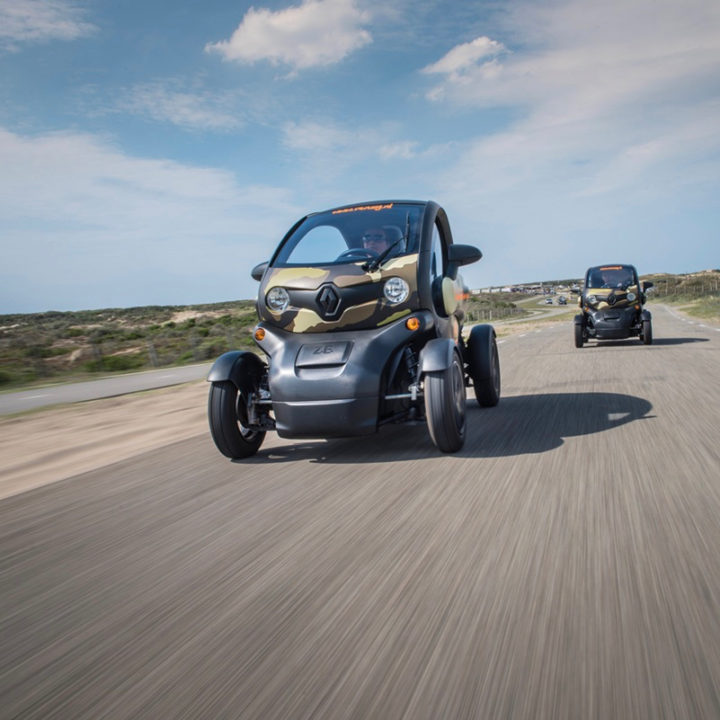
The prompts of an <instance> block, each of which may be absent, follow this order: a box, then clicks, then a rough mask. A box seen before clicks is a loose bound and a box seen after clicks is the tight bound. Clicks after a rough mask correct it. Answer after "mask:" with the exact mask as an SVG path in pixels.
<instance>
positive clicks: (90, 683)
mask: <svg viewBox="0 0 720 720" xmlns="http://www.w3.org/2000/svg"><path fill="white" fill-rule="evenodd" d="M652 310H653V312H654V320H655V323H654V331H655V338H656V341H655V344H653V345H652V346H649V347H645V346H643V345H642V344H640V343H639V342H638V341H637V340H630V341H622V342H612V343H605V344H603V345H601V346H600V345H592V344H591V345H590V346H586V347H584V348H583V349H581V350H576V349H575V348H574V347H573V342H572V334H573V333H572V325H571V323H564V324H562V325H555V326H551V327H546V328H544V329H541V330H538V331H533V332H530V333H528V334H525V335H515V336H511V337H508V338H507V339H505V340H504V341H503V343H502V345H501V346H500V353H501V363H502V372H503V399H502V400H501V402H500V404H499V405H498V407H496V408H492V409H480V408H479V407H477V405H476V404H475V402H474V400H472V401H469V402H468V423H469V435H468V438H467V442H466V445H465V448H464V449H463V450H462V451H461V452H460V453H458V454H457V455H452V456H445V455H440V454H439V453H438V452H437V451H436V450H435V449H434V448H433V446H432V445H431V444H430V442H429V440H428V437H427V432H426V428H425V427H424V426H417V427H413V428H407V427H395V428H388V429H384V430H383V431H382V432H380V433H379V434H378V435H376V436H372V437H370V438H366V439H348V440H336V441H331V442H325V441H311V442H306V441H303V442H293V441H289V440H282V439H278V438H274V437H273V438H270V436H268V441H267V442H266V445H264V446H263V448H262V449H261V451H260V453H259V454H258V455H257V456H256V457H255V458H252V459H251V460H249V461H245V462H236V463H233V462H229V461H227V460H226V459H224V458H223V457H221V456H220V455H219V453H218V452H217V451H216V450H215V448H214V446H213V445H212V442H211V440H210V438H209V436H208V435H207V434H206V433H205V432H203V434H201V435H198V436H197V437H196V438H194V439H192V440H190V441H187V442H182V443H176V444H174V445H170V446H167V447H163V448H161V449H158V450H155V451H152V452H147V453H145V454H143V455H138V456H136V457H135V458H132V459H130V460H127V461H123V462H121V463H117V464H114V465H110V466H107V467H105V468H103V469H101V470H98V471H94V472H90V473H86V474H84V475H80V476H76V477H73V478H70V479H68V480H65V481H62V482H58V483H55V484H52V485H49V486H47V487H44V488H39V489H36V490H33V491H30V492H27V493H24V494H21V495H17V496H15V497H11V498H8V499H6V500H3V501H2V502H0V558H1V559H0V563H1V565H0V567H1V572H2V574H1V578H2V584H1V589H0V593H1V595H0V608H1V613H2V614H1V616H0V623H1V624H0V635H1V637H2V652H0V716H2V717H3V718H38V719H40V718H42V719H43V720H47V719H49V718H72V719H73V720H79V719H81V718H87V719H88V720H96V719H97V718H103V717H106V718H113V719H118V718H133V719H137V718H163V719H168V718H208V719H213V720H216V719H218V718H228V719H230V718H262V719H264V720H265V719H268V718H293V719H297V718H333V719H334V718H392V719H393V720H394V719H397V718H412V719H416V718H553V719H556V718H583V719H584V718H613V719H614V718H661V717H662V718H714V719H717V718H718V717H720V552H719V551H718V548H720V524H719V522H718V518H720V433H719V432H718V420H719V419H720V417H719V408H720V332H718V331H717V330H715V329H714V328H710V327H702V326H700V325H698V324H693V325H691V324H689V323H687V322H683V321H681V320H680V319H678V318H676V317H675V316H673V315H672V314H670V312H669V311H667V310H665V309H663V308H655V307H653V308H652ZM41 441H42V439H41V438H39V439H38V442H41Z"/></svg>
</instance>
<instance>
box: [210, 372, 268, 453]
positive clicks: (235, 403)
mask: <svg viewBox="0 0 720 720" xmlns="http://www.w3.org/2000/svg"><path fill="white" fill-rule="evenodd" d="M245 402H246V398H245V397H244V395H243V394H242V393H241V392H240V391H239V390H238V389H237V388H236V387H235V385H233V384H232V383H231V382H230V381H229V380H224V381H222V382H214V383H212V384H211V385H210V394H209V396H208V421H209V423H210V434H211V435H212V439H213V440H214V441H215V445H217V449H218V450H219V451H220V452H221V453H222V454H223V455H225V457H229V458H233V459H236V458H247V457H250V456H251V455H254V454H255V453H256V452H257V451H258V449H259V447H260V445H262V441H263V440H264V439H265V432H264V431H257V430H251V429H250V428H248V427H246V426H245V425H244V424H243V422H242V420H241V418H243V419H244V420H245V422H247V420H246V418H247V411H246V408H245Z"/></svg>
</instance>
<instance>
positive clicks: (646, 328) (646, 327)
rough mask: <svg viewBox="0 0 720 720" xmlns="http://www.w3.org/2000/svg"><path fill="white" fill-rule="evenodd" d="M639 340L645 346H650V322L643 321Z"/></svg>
mask: <svg viewBox="0 0 720 720" xmlns="http://www.w3.org/2000/svg"><path fill="white" fill-rule="evenodd" d="M640 338H641V340H642V341H643V343H644V344H645V345H652V321H650V320H643V323H642V335H641V336H640Z"/></svg>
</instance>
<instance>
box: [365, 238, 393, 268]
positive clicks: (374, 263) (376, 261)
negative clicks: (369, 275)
mask: <svg viewBox="0 0 720 720" xmlns="http://www.w3.org/2000/svg"><path fill="white" fill-rule="evenodd" d="M402 241H403V238H400V239H399V240H396V241H395V242H394V243H393V244H392V245H390V247H388V248H385V250H383V251H382V252H381V253H380V254H379V255H378V256H377V257H376V258H373V259H372V260H368V261H367V262H366V263H365V264H364V265H363V266H362V268H363V270H370V271H371V272H372V271H373V270H377V269H378V268H379V267H380V265H381V264H382V261H383V260H384V259H385V258H386V257H387V256H388V255H389V254H390V251H391V250H394V249H395V246H396V245H399V244H400V243H401V242H402Z"/></svg>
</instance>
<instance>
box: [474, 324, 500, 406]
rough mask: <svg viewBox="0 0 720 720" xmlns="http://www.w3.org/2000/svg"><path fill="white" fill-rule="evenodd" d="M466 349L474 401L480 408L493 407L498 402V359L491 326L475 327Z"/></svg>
mask: <svg viewBox="0 0 720 720" xmlns="http://www.w3.org/2000/svg"><path fill="white" fill-rule="evenodd" d="M467 347H468V352H469V355H470V377H471V378H472V381H473V388H474V389H475V399H476V400H477V401H478V404H479V405H480V406H481V407H494V406H495V405H497V404H498V402H499V401H500V357H499V355H498V349H497V342H496V341H495V331H494V330H493V328H492V326H491V325H475V326H474V327H473V329H472V330H471V331H470V337H469V338H468V343H467Z"/></svg>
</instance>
